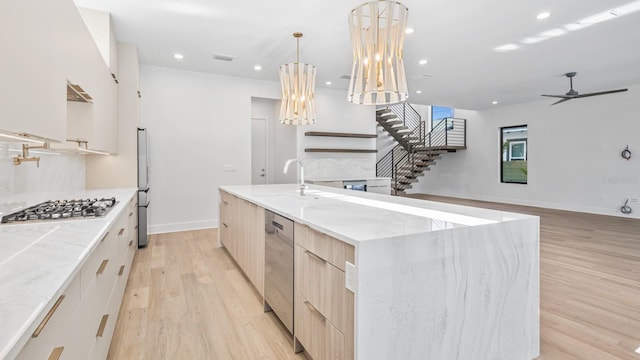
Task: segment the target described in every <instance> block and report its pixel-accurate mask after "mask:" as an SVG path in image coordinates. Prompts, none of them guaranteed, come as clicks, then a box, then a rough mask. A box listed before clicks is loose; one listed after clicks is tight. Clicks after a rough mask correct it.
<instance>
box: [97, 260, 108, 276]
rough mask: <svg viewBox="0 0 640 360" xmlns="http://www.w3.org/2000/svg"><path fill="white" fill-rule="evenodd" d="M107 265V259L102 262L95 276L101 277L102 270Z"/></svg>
mask: <svg viewBox="0 0 640 360" xmlns="http://www.w3.org/2000/svg"><path fill="white" fill-rule="evenodd" d="M108 263H109V259H105V260H102V263H101V264H100V267H99V268H98V271H96V275H101V274H102V273H103V272H104V269H105V268H106V267H107V264H108Z"/></svg>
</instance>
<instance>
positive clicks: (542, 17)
mask: <svg viewBox="0 0 640 360" xmlns="http://www.w3.org/2000/svg"><path fill="white" fill-rule="evenodd" d="M549 16H551V13H550V12H548V11H545V12H541V13H540V14H538V16H536V19H538V20H544V19H546V18H548V17H549Z"/></svg>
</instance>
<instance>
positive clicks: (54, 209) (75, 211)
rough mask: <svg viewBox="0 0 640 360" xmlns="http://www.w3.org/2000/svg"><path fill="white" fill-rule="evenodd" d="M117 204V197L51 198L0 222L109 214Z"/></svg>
mask: <svg viewBox="0 0 640 360" xmlns="http://www.w3.org/2000/svg"><path fill="white" fill-rule="evenodd" d="M115 204H117V201H116V198H110V199H105V198H102V199H100V200H98V199H85V200H83V199H79V200H49V201H45V202H43V203H40V204H38V205H34V206H31V207H29V208H26V209H23V210H20V211H16V212H14V213H12V214H9V215H5V216H3V217H2V220H1V221H0V223H3V224H4V223H14V222H27V221H43V220H61V219H65V220H66V219H70V218H77V219H86V218H95V217H102V216H105V215H107V213H109V211H110V210H111V209H112V208H113V206H114V205H115Z"/></svg>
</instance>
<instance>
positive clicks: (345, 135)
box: [304, 131, 378, 139]
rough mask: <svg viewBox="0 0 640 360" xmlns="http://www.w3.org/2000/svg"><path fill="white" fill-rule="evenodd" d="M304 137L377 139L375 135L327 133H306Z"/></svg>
mask: <svg viewBox="0 0 640 360" xmlns="http://www.w3.org/2000/svg"><path fill="white" fill-rule="evenodd" d="M304 135H305V136H331V137H348V138H366V139H372V138H377V137H378V135H377V134H355V133H341V132H329V131H307V132H305V133H304Z"/></svg>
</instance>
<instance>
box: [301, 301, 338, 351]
mask: <svg viewBox="0 0 640 360" xmlns="http://www.w3.org/2000/svg"><path fill="white" fill-rule="evenodd" d="M295 309H296V316H295V325H294V327H295V331H296V338H297V339H298V341H300V343H302V346H304V349H305V351H306V352H307V354H309V355H310V356H311V357H312V358H313V359H314V360H343V359H346V357H345V337H344V335H343V334H342V333H341V332H340V331H339V330H338V329H336V328H335V327H334V326H333V324H331V322H329V321H327V319H326V318H325V317H324V316H323V315H322V314H321V313H320V312H319V311H318V310H317V309H315V307H314V306H313V304H311V303H310V302H309V301H307V300H305V299H304V298H303V297H302V296H300V294H295Z"/></svg>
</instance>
